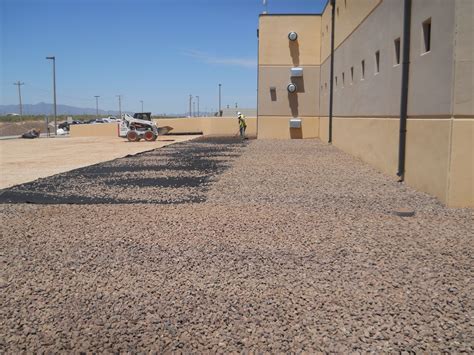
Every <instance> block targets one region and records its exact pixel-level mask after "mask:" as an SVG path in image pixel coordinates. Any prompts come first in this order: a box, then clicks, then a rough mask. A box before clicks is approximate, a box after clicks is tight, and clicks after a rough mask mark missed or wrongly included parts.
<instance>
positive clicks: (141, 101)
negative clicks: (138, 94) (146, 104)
mask: <svg viewBox="0 0 474 355" xmlns="http://www.w3.org/2000/svg"><path fill="white" fill-rule="evenodd" d="M140 103H141V104H142V112H143V100H140Z"/></svg>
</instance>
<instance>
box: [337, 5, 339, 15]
mask: <svg viewBox="0 0 474 355" xmlns="http://www.w3.org/2000/svg"><path fill="white" fill-rule="evenodd" d="M337 16H338V17H339V6H338V7H337Z"/></svg>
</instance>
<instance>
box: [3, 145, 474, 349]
mask: <svg viewBox="0 0 474 355" xmlns="http://www.w3.org/2000/svg"><path fill="white" fill-rule="evenodd" d="M199 144H202V145H203V147H202V148H203V151H201V152H198V150H199V149H201V148H196V145H199ZM204 147H206V148H205V149H204ZM212 147H214V148H212ZM174 149H176V150H181V152H182V155H181V156H180V157H185V156H187V155H188V154H187V153H186V152H188V151H189V152H190V153H189V154H190V155H192V154H195V155H196V156H201V155H202V156H203V157H209V158H212V159H216V161H219V162H222V161H223V162H224V166H221V167H220V168H218V169H208V170H200V171H198V172H197V173H196V174H197V175H198V176H202V177H203V178H205V179H206V184H203V185H199V186H194V187H193V189H194V190H192V191H191V192H190V191H188V190H186V191H184V192H183V191H181V190H180V188H176V194H175V195H173V196H174V197H173V200H172V201H170V200H167V201H166V203H165V202H163V199H160V198H158V197H156V196H150V198H152V199H154V200H155V199H157V201H158V202H157V203H153V204H140V203H136V204H132V203H131V201H130V198H129V197H128V195H126V196H125V197H124V196H122V195H121V190H120V187H119V185H113V186H112V185H111V186H109V187H108V188H107V189H109V190H110V191H109V190H107V191H108V194H107V196H108V197H107V198H111V196H113V194H112V192H113V189H118V190H117V193H116V199H117V200H121V199H125V200H126V201H128V202H127V203H122V204H120V203H112V202H113V201H112V202H111V201H108V202H110V203H106V204H94V203H93V202H94V201H89V202H90V203H83V204H72V205H58V204H48V205H44V204H23V203H17V204H5V203H4V204H2V205H0V213H1V218H2V225H1V228H2V230H1V232H2V233H1V238H0V253H1V261H2V268H1V270H2V271H1V272H2V277H1V278H0V302H1V304H2V308H1V309H0V351H1V352H18V351H22V350H29V351H46V352H51V351H60V350H64V351H70V350H75V351H94V352H104V351H107V352H111V351H114V352H116V351H130V352H137V351H150V350H151V351H153V350H155V351H159V352H173V351H178V352H230V351H268V352H301V351H307V352H314V351H328V352H334V351H335V352H349V351H374V352H382V351H384V352H387V351H414V352H420V351H428V352H453V353H459V352H468V353H472V352H473V351H474V340H473V339H474V334H473V304H474V302H473V296H472V295H473V294H474V289H473V286H472V276H473V257H472V255H473V241H472V237H473V233H472V211H470V210H463V209H457V210H456V209H448V208H445V207H443V206H442V205H441V204H440V203H439V202H438V201H437V200H436V199H434V198H432V197H430V196H428V195H425V194H423V193H419V192H416V191H415V190H413V189H411V188H409V187H407V186H405V185H403V184H399V183H397V182H396V181H395V180H394V179H392V178H389V177H387V176H385V175H383V174H380V173H378V172H376V171H375V170H373V169H371V168H370V167H368V166H367V165H365V164H364V163H362V162H360V161H358V160H356V159H354V158H353V157H350V156H349V155H347V154H345V153H342V152H340V151H339V150H337V149H335V148H334V147H330V146H326V145H324V144H322V143H320V142H318V141H313V140H298V141H294V140H293V141H250V143H243V144H242V143H238V142H232V141H226V140H217V141H216V140H201V141H198V142H196V141H192V142H189V143H182V144H179V145H175V146H174ZM206 149H208V150H209V149H210V150H211V151H212V152H213V153H214V154H213V156H212V157H211V156H208V153H209V151H208V152H206V151H205V150H206ZM218 151H221V152H222V154H218ZM148 154H149V155H151V156H154V158H153V159H142V157H143V156H146V155H148ZM159 157H163V161H166V159H167V158H166V157H168V158H169V157H170V156H167V155H166V154H165V153H163V155H160V154H159V153H158V152H157V151H155V152H150V153H144V154H143V155H141V156H140V159H141V160H139V161H140V162H141V163H138V161H130V160H129V164H131V165H133V166H135V168H143V169H144V172H145V173H146V174H150V170H148V169H145V167H146V166H153V167H154V168H153V170H160V169H159V168H158V166H161V165H160V164H161V163H160V161H161V160H160V159H159ZM126 159H129V158H125V160H126ZM154 160H155V161H154ZM193 160H194V159H193ZM178 161H179V159H178ZM183 161H184V160H183ZM105 164H112V165H114V164H119V165H120V164H121V162H118V163H117V161H114V162H113V163H105ZM176 164H178V162H177V161H176ZM105 166H108V165H105ZM114 166H115V165H114ZM120 166H122V165H120ZM97 168H99V169H100V168H101V165H99V166H96V167H95V168H94V169H97ZM118 170H120V169H118ZM127 171H128V170H127ZM193 171H194V170H193ZM176 172H177V171H176V170H172V169H170V170H167V171H166V172H159V173H158V172H156V174H158V175H156V176H155V175H153V176H154V178H157V177H159V176H164V175H166V174H170V176H171V177H174V178H175V177H177V176H180V174H181V170H179V173H178V174H176ZM116 173H118V171H116V172H114V173H113V174H116ZM130 173H131V174H135V173H134V172H133V171H132V172H130ZM113 174H112V175H113ZM186 174H191V172H190V170H185V174H184V173H183V178H184V177H186V176H189V175H186ZM137 175H138V176H139V175H140V174H135V175H133V176H137ZM193 176H194V175H193ZM55 178H56V177H55ZM105 178H106V179H107V178H108V177H105ZM93 180H94V179H93V178H92V177H89V178H86V177H85V178H84V180H82V182H81V184H82V185H80V186H82V187H83V191H84V195H86V196H89V197H90V196H93V195H94V192H93V190H94V191H98V190H97V186H103V185H100V183H96V184H94V183H92V182H91V181H93ZM157 181H159V182H160V181H162V180H157ZM147 188H148V190H147V192H146V193H149V194H150V195H151V194H153V195H160V194H162V193H164V194H167V192H166V191H167V188H168V187H166V186H161V185H160V184H158V185H157V186H156V187H153V186H148V187H147ZM138 191H141V189H138ZM97 193H98V192H97ZM138 193H139V194H141V192H138ZM181 193H184V194H185V195H186V194H187V195H186V196H188V195H192V194H193V193H195V194H197V195H198V196H199V199H198V200H187V201H188V202H186V201H185V200H186V198H183V197H182V196H181ZM0 199H1V198H0ZM111 199H112V200H113V198H111ZM4 202H5V201H4ZM17 202H20V201H17ZM399 207H408V208H412V209H414V210H415V211H416V215H415V216H414V217H411V218H401V217H397V216H395V215H393V213H392V211H393V210H394V209H396V208H399Z"/></svg>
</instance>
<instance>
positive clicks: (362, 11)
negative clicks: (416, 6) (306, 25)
mask: <svg viewBox="0 0 474 355" xmlns="http://www.w3.org/2000/svg"><path fill="white" fill-rule="evenodd" d="M380 2H381V0H338V1H336V3H337V7H336V8H339V15H337V12H336V36H335V42H334V45H335V48H337V47H338V46H339V45H340V44H341V43H342V42H343V41H344V40H345V39H346V38H347V37H348V36H349V35H350V34H351V33H352V32H354V30H355V29H356V28H357V27H358V26H359V25H360V24H361V22H362V21H364V19H365V18H366V17H367V16H368V15H369V14H370V13H371V12H372V11H373V10H374V8H375V7H376V6H377V5H378V4H379V3H380ZM392 2H393V0H392ZM321 31H322V37H321V62H324V61H325V60H326V59H327V57H328V56H329V55H330V52H331V6H330V5H329V4H328V6H326V9H325V10H324V12H323V15H322V18H321ZM374 34H375V33H374Z"/></svg>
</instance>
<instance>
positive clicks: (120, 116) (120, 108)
mask: <svg viewBox="0 0 474 355" xmlns="http://www.w3.org/2000/svg"><path fill="white" fill-rule="evenodd" d="M117 97H118V99H119V119H122V95H117Z"/></svg>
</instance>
